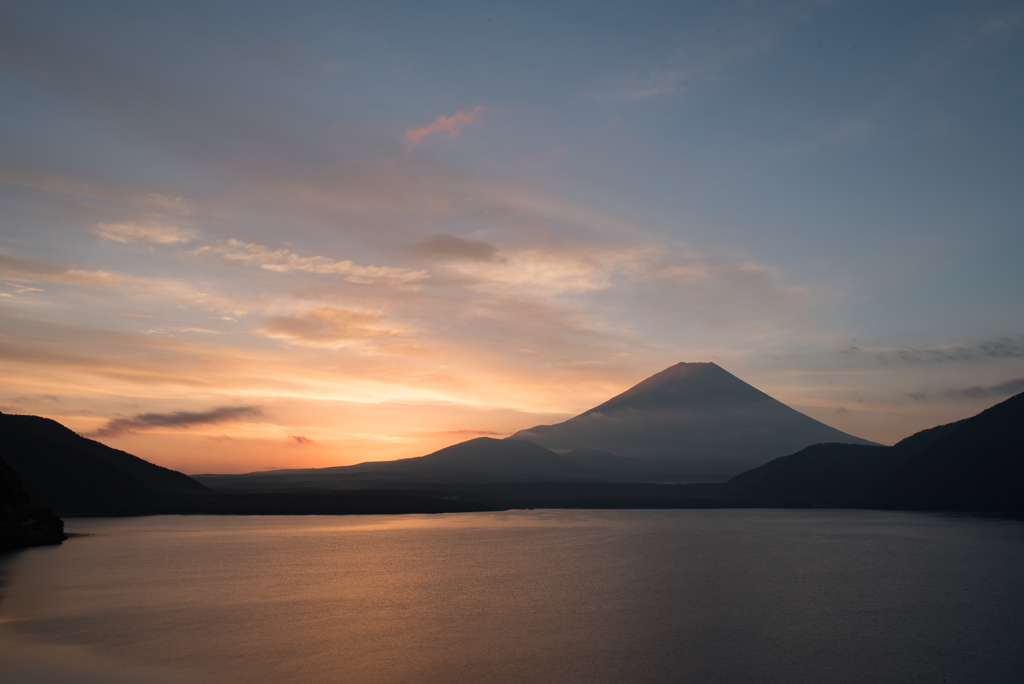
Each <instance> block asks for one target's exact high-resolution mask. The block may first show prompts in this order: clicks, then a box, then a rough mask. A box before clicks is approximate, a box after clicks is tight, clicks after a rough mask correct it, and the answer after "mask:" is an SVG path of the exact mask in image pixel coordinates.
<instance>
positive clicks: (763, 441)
mask: <svg viewBox="0 0 1024 684" xmlns="http://www.w3.org/2000/svg"><path fill="white" fill-rule="evenodd" d="M511 439H521V440H527V441H530V442H535V443H537V444H540V445H542V446H545V447H547V448H549V449H552V450H554V451H559V452H563V451H569V450H571V449H577V448H586V449H601V450H604V451H609V452H612V453H614V454H616V455H618V456H623V457H627V458H645V459H657V460H663V461H672V462H675V463H677V464H678V467H677V472H681V473H683V474H684V479H685V480H687V481H691V482H701V481H703V482H710V481H720V480H724V479H727V478H729V477H732V476H733V475H736V474H738V473H741V472H743V471H744V470H747V469H749V468H753V467H756V466H759V465H761V464H763V463H767V462H768V461H770V460H771V459H773V458H776V457H778V456H785V455H786V454H792V453H793V452H795V451H799V450H800V449H803V448H804V447H806V446H810V445H812V444H820V443H823V442H837V443H843V444H863V445H872V444H874V443H873V442H869V441H867V440H865V439H861V438H859V437H854V436H853V435H848V434H846V433H845V432H840V431H839V430H836V429H835V428H832V427H829V426H828V425H825V424H824V423H819V422H818V421H816V420H814V419H813V418H810V417H808V416H805V415H804V414H802V413H800V412H798V411H795V410H793V409H791V408H790V407H788V406H786V405H785V404H783V403H782V402H780V401H777V400H775V399H773V398H771V397H770V396H768V395H767V394H765V393H764V392H761V391H760V390H758V389H755V388H754V387H751V386H750V385H748V384H747V383H745V382H743V381H742V380H740V379H739V378H737V377H736V376H734V375H732V374H731V373H729V372H727V371H725V370H723V369H722V368H720V367H719V366H717V365H716V364H713V363H679V364H676V365H675V366H672V367H671V368H667V369H665V370H663V371H661V372H660V373H658V374H656V375H653V376H651V377H649V378H647V379H646V380H644V381H643V382H641V383H640V384H638V385H636V386H634V387H632V388H630V389H628V390H626V391H625V392H623V393H622V394H620V395H618V396H616V397H614V398H612V399H609V400H608V401H606V402H605V403H603V404H601V405H600V406H596V407H594V408H592V409H590V410H589V411H586V412H584V413H582V414H580V415H578V416H576V417H575V418H570V419H569V420H567V421H565V422H563V423H558V424H557V425H538V426H537V427H533V428H530V429H529V430H521V431H519V432H517V433H515V434H514V435H512V437H511Z"/></svg>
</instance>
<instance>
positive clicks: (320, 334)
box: [261, 307, 406, 348]
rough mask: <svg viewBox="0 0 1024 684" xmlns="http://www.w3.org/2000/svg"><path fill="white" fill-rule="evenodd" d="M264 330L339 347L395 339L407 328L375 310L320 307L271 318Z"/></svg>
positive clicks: (302, 341)
mask: <svg viewBox="0 0 1024 684" xmlns="http://www.w3.org/2000/svg"><path fill="white" fill-rule="evenodd" d="M261 332H262V333H263V334H264V335H266V336H267V337H273V338H277V339H284V340H288V341H289V342H293V343H296V344H303V345H308V346H313V347H330V348H337V347H344V346H354V345H365V344H368V343H376V342H380V341H382V340H393V339H395V338H398V337H402V336H403V335H404V334H405V333H406V328H404V327H402V326H398V325H395V324H393V323H390V322H389V321H387V320H386V319H385V318H384V317H383V316H380V315H378V314H375V313H367V312H364V311H347V310H344V309H332V308H329V307H320V308H316V309H312V310H311V311H306V312H304V313H302V314H299V315H297V316H277V317H274V318H271V319H269V320H268V321H267V324H266V326H265V327H264V328H263V329H262V330H261Z"/></svg>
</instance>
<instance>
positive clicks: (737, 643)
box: [0, 510, 1024, 684]
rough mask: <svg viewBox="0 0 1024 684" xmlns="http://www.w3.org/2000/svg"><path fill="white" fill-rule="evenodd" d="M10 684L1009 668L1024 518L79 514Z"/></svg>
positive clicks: (34, 552) (24, 576)
mask: <svg viewBox="0 0 1024 684" xmlns="http://www.w3.org/2000/svg"><path fill="white" fill-rule="evenodd" d="M68 530H69V531H71V532H79V533H88V534H89V536H85V537H79V538H75V539H72V540H70V541H68V542H66V543H65V544H64V545H63V546H61V547H53V548H39V549H30V550H27V551H22V552H18V553H13V554H5V555H0V673H3V676H2V677H0V679H2V680H3V681H4V682H5V684H16V683H21V682H26V683H32V684H37V683H41V682H76V683H90V682H104V683H108V682H109V683H114V684H118V683H120V682H147V683H150V682H154V683H161V682H167V683H180V682H200V683H201V682H207V683H209V684H222V683H223V684H227V683H234V682H247V683H248V682H295V683H298V682H302V683H314V684H315V683H318V682H332V683H333V682H352V683H363V682H366V683H378V682H381V683H383V682H428V683H433V682H438V683H440V682H456V683H458V682H502V683H504V682H558V683H562V682H588V683H590V682H629V683H636V682H780V683H782V682H785V683H787V684H788V683H793V682H808V683H810V682H814V683H821V682H858V683H860V682H942V681H947V682H1019V681H1021V676H1022V674H1021V673H1024V584H1022V582H1021V579H1022V576H1024V523H1022V522H1020V521H1007V520H995V519H981V518H970V517H953V516H941V515H929V514H914V513H889V512H876V511H763V510H721V511H515V512H509V513H481V514H456V515H441V516H351V517H330V516H323V517H320V516H309V517H257V516H253V517H204V516H191V517H179V516H162V517H150V518H120V519H77V520H76V519H72V520H70V521H69V525H68Z"/></svg>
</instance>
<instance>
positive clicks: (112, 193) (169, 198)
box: [0, 168, 196, 216]
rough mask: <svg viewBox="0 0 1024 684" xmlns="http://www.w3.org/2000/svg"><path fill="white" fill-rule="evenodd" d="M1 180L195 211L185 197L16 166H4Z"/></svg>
mask: <svg viewBox="0 0 1024 684" xmlns="http://www.w3.org/2000/svg"><path fill="white" fill-rule="evenodd" d="M0 183H8V184H10V185H20V186H22V187H27V188H32V189H33V190H40V191H42V192H46V193H52V194H55V195H69V196H73V197H80V198H83V199H88V200H100V201H102V202H112V203H116V204H123V205H126V206H129V207H134V208H135V209H143V210H145V211H147V212H153V213H159V214H170V215H175V216H187V215H190V214H193V213H195V210H196V208H195V205H193V204H192V202H190V201H189V200H187V199H185V198H183V197H176V196H174V195H167V194H163V193H159V192H148V191H145V190H138V189H133V188H129V187H113V186H108V185H103V184H100V183H94V182H90V181H85V180H79V179H71V178H66V177H64V176H58V175H54V174H41V173H32V172H28V171H22V170H18V169H12V168H0Z"/></svg>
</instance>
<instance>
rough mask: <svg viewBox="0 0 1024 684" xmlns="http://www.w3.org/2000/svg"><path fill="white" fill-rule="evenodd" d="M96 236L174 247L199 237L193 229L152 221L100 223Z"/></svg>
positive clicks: (117, 240) (118, 240)
mask: <svg viewBox="0 0 1024 684" xmlns="http://www.w3.org/2000/svg"><path fill="white" fill-rule="evenodd" d="M96 234H97V235H99V236H100V237H102V238H105V239H107V240H112V241H114V242H135V241H141V242H155V243H157V244H161V245H173V244H180V243H185V242H191V241H192V240H194V239H196V238H197V237H198V236H199V231H198V230H195V229H193V228H183V227H181V226H178V225H175V224H173V223H165V222H160V221H150V222H147V223H100V224H98V225H97V226H96Z"/></svg>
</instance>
